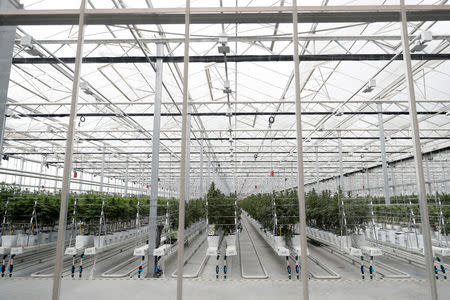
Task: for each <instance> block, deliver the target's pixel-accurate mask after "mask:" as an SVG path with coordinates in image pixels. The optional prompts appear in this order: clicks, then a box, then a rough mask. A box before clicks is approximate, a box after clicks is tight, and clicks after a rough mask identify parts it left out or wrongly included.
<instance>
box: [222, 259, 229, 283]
mask: <svg viewBox="0 0 450 300" xmlns="http://www.w3.org/2000/svg"><path fill="white" fill-rule="evenodd" d="M227 271H228V267H227V256H226V255H224V257H223V279H227Z"/></svg>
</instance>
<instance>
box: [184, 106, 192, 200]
mask: <svg viewBox="0 0 450 300" xmlns="http://www.w3.org/2000/svg"><path fill="white" fill-rule="evenodd" d="M186 140H187V142H186V143H187V144H186V172H185V176H186V185H185V186H184V188H185V190H186V199H185V200H186V201H188V202H189V200H190V198H191V197H190V196H191V107H190V106H189V104H188V116H187V131H186Z"/></svg>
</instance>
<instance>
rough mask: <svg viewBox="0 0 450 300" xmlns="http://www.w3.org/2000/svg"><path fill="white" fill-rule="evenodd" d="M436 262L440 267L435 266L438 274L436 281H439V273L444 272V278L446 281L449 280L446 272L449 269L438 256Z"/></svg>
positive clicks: (435, 271)
mask: <svg viewBox="0 0 450 300" xmlns="http://www.w3.org/2000/svg"><path fill="white" fill-rule="evenodd" d="M436 260H437V264H438V266H434V273H435V274H436V279H439V272H442V276H444V279H447V274H446V272H445V271H447V268H446V267H444V265H443V263H442V260H441V258H440V257H438V256H436Z"/></svg>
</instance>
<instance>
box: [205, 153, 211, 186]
mask: <svg viewBox="0 0 450 300" xmlns="http://www.w3.org/2000/svg"><path fill="white" fill-rule="evenodd" d="M207 159H208V163H207V165H208V173H206V174H207V175H206V191H205V194H208V190H209V186H210V185H211V161H210V159H209V156H207Z"/></svg>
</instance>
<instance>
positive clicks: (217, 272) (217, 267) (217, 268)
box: [216, 265, 219, 274]
mask: <svg viewBox="0 0 450 300" xmlns="http://www.w3.org/2000/svg"><path fill="white" fill-rule="evenodd" d="M216 274H219V266H218V265H217V266H216Z"/></svg>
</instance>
